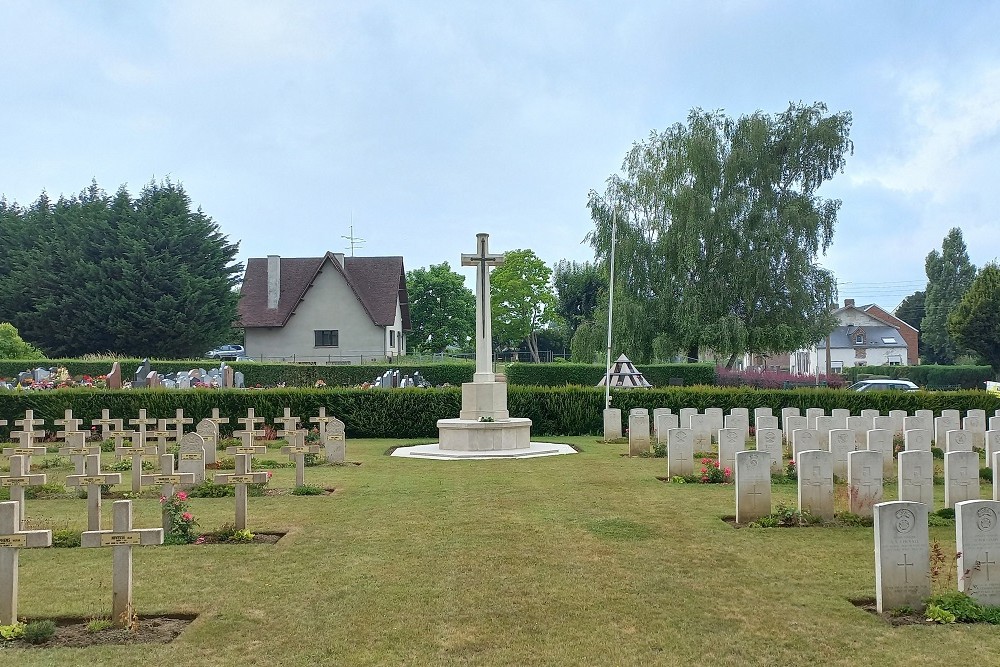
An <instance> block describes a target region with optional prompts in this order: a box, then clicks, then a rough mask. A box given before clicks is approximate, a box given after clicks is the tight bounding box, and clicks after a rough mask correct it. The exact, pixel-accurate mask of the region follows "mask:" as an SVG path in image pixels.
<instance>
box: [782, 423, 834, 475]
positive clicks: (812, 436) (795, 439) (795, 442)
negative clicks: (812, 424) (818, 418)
mask: <svg viewBox="0 0 1000 667" xmlns="http://www.w3.org/2000/svg"><path fill="white" fill-rule="evenodd" d="M819 448H820V443H819V434H818V433H816V431H814V430H813V429H808V428H803V429H799V430H797V431H794V432H793V433H792V460H794V461H795V464H796V465H798V462H799V454H801V453H802V452H804V451H806V450H807V449H819ZM830 465H831V466H832V465H833V463H832V462H831V463H830ZM831 470H832V469H831ZM831 474H832V472H831Z"/></svg>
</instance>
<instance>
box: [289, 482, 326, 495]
mask: <svg viewBox="0 0 1000 667" xmlns="http://www.w3.org/2000/svg"><path fill="white" fill-rule="evenodd" d="M324 493H325V490H324V489H323V487H320V486H309V485H308V484H305V485H303V486H296V487H295V488H293V489H292V495H293V496H321V495H323V494H324Z"/></svg>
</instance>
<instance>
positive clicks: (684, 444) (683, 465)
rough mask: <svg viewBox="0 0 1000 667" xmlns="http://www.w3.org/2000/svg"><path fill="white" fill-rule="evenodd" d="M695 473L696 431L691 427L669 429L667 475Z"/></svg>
mask: <svg viewBox="0 0 1000 667" xmlns="http://www.w3.org/2000/svg"><path fill="white" fill-rule="evenodd" d="M693 474H694V432H693V431H692V430H691V429H689V428H672V429H670V430H669V431H667V476H668V477H674V476H684V475H693Z"/></svg>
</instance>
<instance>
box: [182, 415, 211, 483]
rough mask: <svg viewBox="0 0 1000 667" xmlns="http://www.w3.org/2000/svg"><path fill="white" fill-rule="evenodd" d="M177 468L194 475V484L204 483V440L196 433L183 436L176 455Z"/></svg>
mask: <svg viewBox="0 0 1000 667" xmlns="http://www.w3.org/2000/svg"><path fill="white" fill-rule="evenodd" d="M209 423H211V422H209ZM177 468H178V470H180V471H181V472H182V473H190V474H192V475H194V482H193V483H194V484H201V483H202V482H204V481H205V438H203V437H201V436H200V435H198V434H197V433H185V434H184V437H183V438H181V444H180V449H179V451H178V453H177Z"/></svg>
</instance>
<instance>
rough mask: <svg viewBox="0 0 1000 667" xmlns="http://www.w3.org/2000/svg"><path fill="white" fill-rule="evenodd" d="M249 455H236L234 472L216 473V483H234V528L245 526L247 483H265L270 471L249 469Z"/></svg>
mask: <svg viewBox="0 0 1000 667" xmlns="http://www.w3.org/2000/svg"><path fill="white" fill-rule="evenodd" d="M250 465H251V461H250V455H249V454H237V455H236V474H234V475H228V474H217V475H216V476H215V483H216V484H234V485H235V486H236V529H237V530H246V527H247V484H267V480H268V478H269V477H270V476H271V473H270V472H268V471H266V470H262V471H260V472H254V471H251V470H250Z"/></svg>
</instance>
